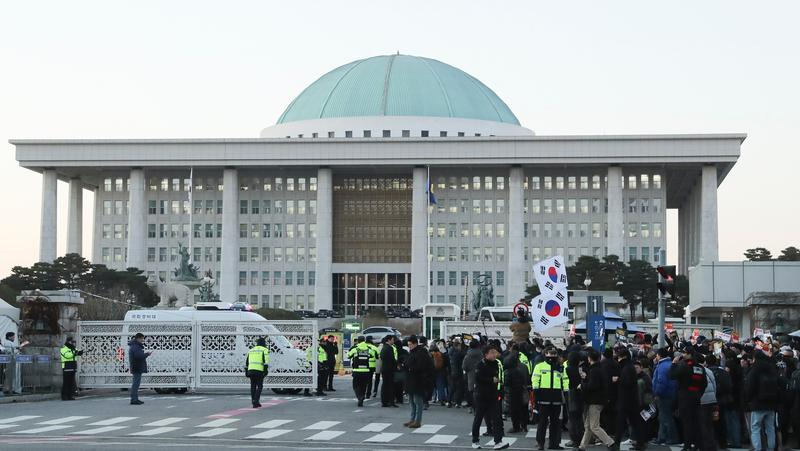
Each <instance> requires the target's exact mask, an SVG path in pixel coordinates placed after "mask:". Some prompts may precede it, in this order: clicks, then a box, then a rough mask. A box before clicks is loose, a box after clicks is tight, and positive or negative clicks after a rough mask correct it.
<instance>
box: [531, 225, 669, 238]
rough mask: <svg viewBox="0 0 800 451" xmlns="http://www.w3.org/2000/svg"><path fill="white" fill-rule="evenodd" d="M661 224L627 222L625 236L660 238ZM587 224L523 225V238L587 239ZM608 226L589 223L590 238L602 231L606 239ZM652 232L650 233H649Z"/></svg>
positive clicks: (596, 236) (598, 236) (597, 236)
mask: <svg viewBox="0 0 800 451" xmlns="http://www.w3.org/2000/svg"><path fill="white" fill-rule="evenodd" d="M662 225H663V224H662V223H660V222H653V223H650V222H629V223H628V227H627V234H628V236H629V237H631V238H636V237H641V238H650V237H651V236H652V237H653V238H661V236H662V233H663V230H664V229H663V227H662ZM589 226H590V224H589V223H588V222H582V223H574V222H571V223H566V224H565V223H552V224H551V223H549V222H546V223H544V224H537V223H532V224H528V223H524V224H523V229H522V236H523V238H528V237H531V238H539V237H542V238H565V237H566V238H587V237H589V230H590V229H589ZM607 227H608V224H606V223H600V222H593V223H591V237H592V238H600V234H601V231H602V234H603V237H604V238H607V237H608V228H607ZM651 232H652V233H651Z"/></svg>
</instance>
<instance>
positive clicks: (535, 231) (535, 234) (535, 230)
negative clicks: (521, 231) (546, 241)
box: [530, 224, 539, 238]
mask: <svg viewBox="0 0 800 451" xmlns="http://www.w3.org/2000/svg"><path fill="white" fill-rule="evenodd" d="M530 234H531V238H539V224H531V228H530Z"/></svg>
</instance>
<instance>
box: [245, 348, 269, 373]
mask: <svg viewBox="0 0 800 451" xmlns="http://www.w3.org/2000/svg"><path fill="white" fill-rule="evenodd" d="M268 365H269V348H265V347H264V346H253V347H252V348H250V352H248V353H247V369H248V370H252V371H262V372H263V371H264V367H265V366H268Z"/></svg>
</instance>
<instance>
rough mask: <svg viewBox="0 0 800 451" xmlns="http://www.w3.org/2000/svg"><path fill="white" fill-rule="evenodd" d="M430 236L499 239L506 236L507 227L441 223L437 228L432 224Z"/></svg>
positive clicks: (429, 228)
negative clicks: (493, 237) (495, 237)
mask: <svg viewBox="0 0 800 451" xmlns="http://www.w3.org/2000/svg"><path fill="white" fill-rule="evenodd" d="M457 226H458V227H457ZM428 236H429V237H431V238H434V237H436V238H459V237H461V238H467V237H469V236H473V237H480V236H483V237H485V238H491V237H492V236H497V237H498V238H503V237H505V236H506V225H505V224H504V223H497V224H493V223H485V224H475V223H472V224H470V223H466V222H462V223H460V224H456V223H454V222H451V223H449V224H444V223H441V222H440V223H438V224H436V226H435V227H434V226H433V225H432V224H431V225H430V226H428Z"/></svg>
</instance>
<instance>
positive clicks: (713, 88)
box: [0, 0, 800, 277]
mask: <svg viewBox="0 0 800 451" xmlns="http://www.w3.org/2000/svg"><path fill="white" fill-rule="evenodd" d="M799 16H800V2H792V1H775V2H745V1H731V0H725V1H704V2H695V1H675V2H661V3H656V2H641V1H614V2H610V1H605V2H601V1H585V2H584V1H559V2H552V1H549V2H544V1H542V2H539V1H504V2H478V1H474V2H472V1H464V0H461V1H441V0H440V1H436V2H431V1H403V2H388V1H375V0H373V1H336V2H331V1H300V0H296V1H291V2H265V1H253V2H249V1H226V2H207V1H197V0H193V1H170V2H163V1H135V2H132V1H131V2H124V1H121V2H107V1H96V2H92V1H84V2H62V1H54V2H47V1H37V2H24V1H17V2H2V3H0V194H2V197H3V200H4V202H5V211H6V212H7V214H6V215H5V217H4V218H3V219H2V221H0V232H1V233H0V246H1V247H0V277H5V276H6V275H7V274H8V273H9V271H10V268H11V267H13V266H15V265H25V266H27V265H31V264H33V263H34V262H35V261H36V260H37V259H38V255H39V254H38V247H39V216H40V203H41V176H40V175H39V174H38V173H35V172H32V171H29V170H26V169H22V168H20V167H19V165H18V163H17V162H16V160H15V158H14V147H13V146H12V145H11V144H9V143H8V140H9V139H21V138H199V137H208V138H223V137H226V138H227V137H257V136H258V133H259V131H260V130H261V129H262V128H264V127H266V126H268V125H272V124H274V123H275V121H276V119H277V118H278V117H279V116H280V114H281V113H282V112H283V110H284V109H285V107H286V106H287V105H288V104H289V103H290V102H291V100H292V99H293V98H294V97H295V96H296V95H297V94H298V93H300V91H301V90H302V89H303V88H304V87H305V86H307V85H308V84H310V83H311V82H313V81H314V80H315V79H316V78H317V77H319V76H320V75H322V74H324V73H325V72H327V71H329V70H331V69H332V68H334V67H337V66H340V65H342V64H344V63H347V62H350V61H352V60H355V59H360V58H364V57H369V56H374V55H379V54H389V53H395V52H397V51H400V52H401V53H404V54H410V55H419V56H425V57H430V58H435V59H439V60H441V61H444V62H446V63H448V64H451V65H453V66H455V67H458V68H460V69H462V70H464V71H466V72H467V73H469V74H471V75H473V76H475V77H476V78H478V79H480V80H481V81H483V82H484V83H485V84H486V85H488V86H489V87H490V88H492V89H493V90H494V91H495V92H496V93H497V94H498V95H499V96H500V97H501V98H502V99H504V100H505V102H506V103H507V104H508V105H509V107H510V108H511V109H512V111H513V112H514V113H515V114H516V116H517V117H518V118H519V120H520V122H521V123H522V125H524V126H526V127H528V128H531V129H533V130H534V131H535V132H536V133H537V134H539V135H552V134H637V133H747V134H748V138H747V140H746V141H745V142H744V144H743V146H742V155H741V158H740V159H739V161H738V163H737V164H736V166H735V167H734V168H733V170H732V171H731V172H730V174H729V175H728V177H727V178H726V179H725V181H724V182H723V183H722V185H721V186H720V188H719V191H718V202H719V245H720V259H721V260H741V259H742V252H743V251H744V250H745V249H746V248H750V247H756V246H764V247H767V248H769V249H771V250H772V252H773V254H778V253H779V251H780V250H781V249H783V248H785V247H787V246H790V245H794V246H798V247H800V206H798V200H797V198H798V196H800V185H798V183H797V176H798V175H800V174H798V168H800V148H799V147H798V133H800V130H798V125H799V124H800V89H799V88H798V84H799V83H800V58H798V55H800V27H798V26H797V23H796V20H797V17H799ZM58 196H59V211H58V215H59V216H58V217H59V241H58V242H59V247H58V252H59V255H61V254H63V253H64V252H65V247H66V218H67V213H66V200H67V186H66V184H65V183H59V192H58ZM91 201H92V198H91V195H90V194H88V193H87V194H85V196H84V205H85V207H84V215H85V220H84V225H85V231H84V232H85V233H84V254H85V255H91V254H90V249H91V239H90V236H91V235H90V233H91V224H92V212H91V210H92V209H91V208H89V207H90V206H91V205H93V204H92V203H91ZM667 234H668V249H669V251H668V252H669V255H668V259H669V261H672V262H675V261H676V260H677V245H676V244H677V214H676V212H674V211H670V212H669V213H668V227H667Z"/></svg>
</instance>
